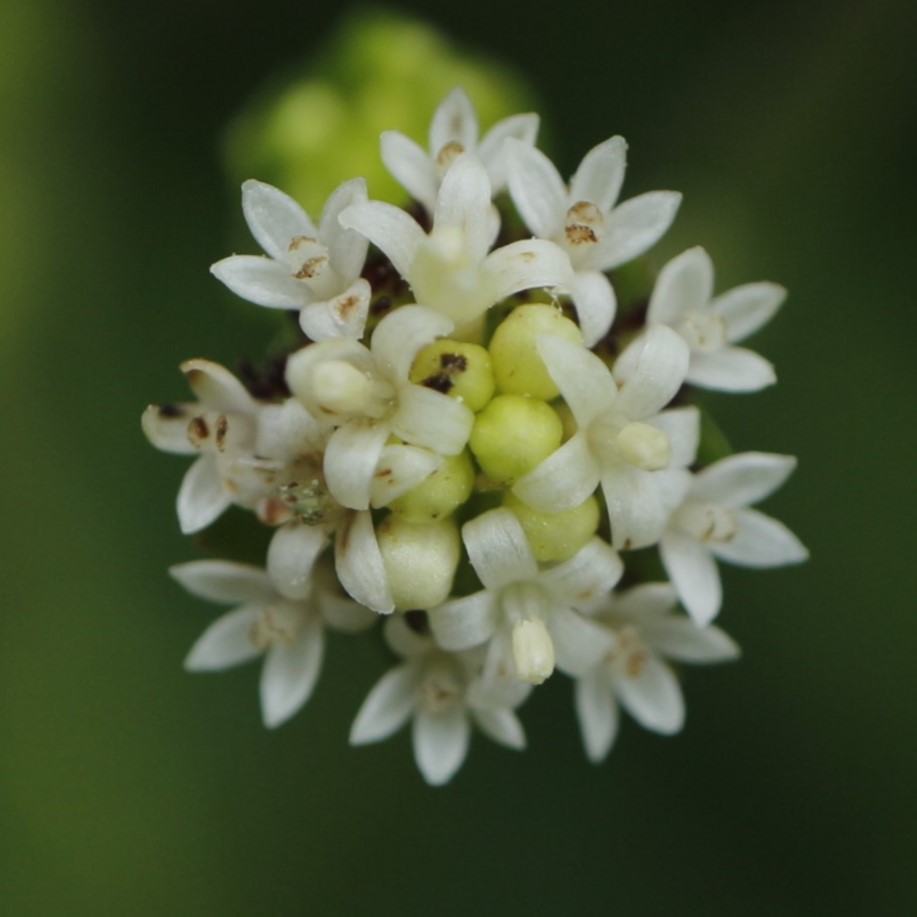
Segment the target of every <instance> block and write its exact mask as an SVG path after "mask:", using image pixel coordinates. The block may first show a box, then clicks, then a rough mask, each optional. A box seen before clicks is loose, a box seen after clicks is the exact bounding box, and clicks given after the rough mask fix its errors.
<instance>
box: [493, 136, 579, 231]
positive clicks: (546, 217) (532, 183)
mask: <svg viewBox="0 0 917 917" xmlns="http://www.w3.org/2000/svg"><path fill="white" fill-rule="evenodd" d="M504 149H505V150H506V157H507V170H508V184H509V193H510V194H511V195H512V198H513V203H514V204H515V205H516V209H517V210H518V211H519V215H520V216H521V217H522V219H523V220H524V221H525V225H526V226H528V228H529V229H530V230H531V231H532V233H534V234H535V235H536V236H539V237H540V238H542V239H551V238H560V237H561V236H562V235H563V228H564V216H565V214H566V212H567V208H568V206H569V205H568V198H567V188H566V186H565V185H564V182H563V179H562V178H561V177H560V173H559V172H558V171H557V169H556V168H555V167H554V163H552V162H551V160H550V159H548V157H547V156H545V154H544V153H542V152H541V151H540V150H537V149H535V147H533V146H531V145H530V144H527V143H523V142H522V141H520V140H513V139H508V140H507V141H506V146H505V148H504Z"/></svg>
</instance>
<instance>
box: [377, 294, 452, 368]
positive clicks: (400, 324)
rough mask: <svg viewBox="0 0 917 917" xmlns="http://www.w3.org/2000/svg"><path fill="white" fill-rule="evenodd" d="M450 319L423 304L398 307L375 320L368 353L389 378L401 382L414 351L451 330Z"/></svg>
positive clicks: (413, 356) (411, 361) (412, 359)
mask: <svg viewBox="0 0 917 917" xmlns="http://www.w3.org/2000/svg"><path fill="white" fill-rule="evenodd" d="M453 327H454V325H453V323H452V320H451V319H449V318H447V317H446V316H445V315H443V314H442V313H440V312H435V311H434V310H433V309H426V308H424V307H423V306H402V307H401V308H400V309H396V310H395V311H394V312H392V313H391V314H389V315H387V316H386V317H385V318H384V319H382V321H381V322H379V324H378V326H377V327H376V330H375V331H374V332H373V337H372V343H371V347H372V353H373V356H374V357H375V358H376V360H377V361H379V362H381V363H382V364H383V365H384V366H385V367H386V374H387V375H388V376H389V378H390V379H393V380H394V379H397V380H400V381H404V380H406V379H407V378H408V373H410V371H411V364H412V363H413V362H414V358H415V357H416V356H417V351H418V350H420V349H421V348H422V347H425V346H426V345H427V344H429V343H430V342H431V341H433V340H435V339H436V338H439V337H445V336H446V335H447V334H449V332H450V331H452V329H453Z"/></svg>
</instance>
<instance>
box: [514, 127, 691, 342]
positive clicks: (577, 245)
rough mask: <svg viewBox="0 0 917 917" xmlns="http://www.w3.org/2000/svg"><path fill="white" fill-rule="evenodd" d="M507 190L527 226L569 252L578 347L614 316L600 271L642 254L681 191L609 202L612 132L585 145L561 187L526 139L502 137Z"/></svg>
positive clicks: (620, 153)
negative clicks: (579, 333) (579, 330)
mask: <svg viewBox="0 0 917 917" xmlns="http://www.w3.org/2000/svg"><path fill="white" fill-rule="evenodd" d="M506 149H507V163H508V181H509V191H510V194H511V195H512V198H513V201H514V203H515V204H516V208H517V209H518V210H519V213H520V215H521V216H522V219H523V220H525V223H526V225H527V226H528V228H529V229H530V230H531V231H532V232H533V233H534V234H535V235H536V236H537V237H538V238H540V239H550V240H552V241H553V242H556V243H557V244H558V245H560V246H561V247H562V248H563V249H564V250H565V251H566V252H567V254H568V255H569V256H570V261H571V262H572V264H573V268H574V270H575V272H576V274H575V277H574V279H573V282H572V283H571V284H570V286H569V287H568V288H567V290H566V292H569V293H570V295H571V296H572V298H573V302H574V303H575V305H576V312H577V316H578V318H579V321H580V327H581V328H582V331H583V338H584V339H585V342H586V346H587V347H591V346H592V345H593V344H595V343H596V342H597V341H598V340H600V339H601V338H602V337H604V335H605V334H606V333H607V332H608V329H609V328H610V327H611V323H612V321H613V320H614V315H615V309H616V301H615V295H614V290H613V289H612V286H611V284H610V283H609V282H608V278H607V277H606V276H605V271H610V270H612V269H613V268H616V267H618V266H620V265H622V264H625V263H626V262H628V261H631V260H632V259H633V258H636V257H637V256H638V255H641V254H643V252H645V251H646V250H647V249H648V248H650V247H651V246H652V245H655V244H656V242H657V241H658V240H659V239H660V238H661V237H662V235H663V234H664V233H665V231H666V230H667V229H668V228H669V226H670V225H671V224H672V220H673V219H675V213H676V212H677V210H678V205H679V204H680V203H681V195H680V194H679V193H677V192H675V191H650V192H648V193H647V194H641V195H639V196H638V197H635V198H631V199H630V200H629V201H625V202H624V203H623V204H620V205H618V206H615V204H616V202H617V200H618V194H619V193H620V191H621V185H622V184H623V182H624V170H625V168H626V154H627V144H626V143H625V142H624V138H623V137H612V138H611V139H609V140H606V141H605V142H604V143H600V144H599V145H598V146H596V147H593V148H592V149H591V150H590V151H589V152H588V153H587V154H586V155H585V156H584V157H583V161H582V162H581V163H580V165H579V168H577V170H576V173H575V174H574V176H573V178H572V179H571V180H570V185H569V187H568V186H567V185H566V184H565V183H564V181H563V179H562V178H561V177H560V173H559V172H558V171H557V169H556V168H555V166H554V164H553V163H552V162H551V160H550V159H548V157H547V156H545V155H544V153H542V152H541V151H540V150H538V149H536V148H535V147H534V146H532V145H531V144H524V143H519V142H518V141H513V140H511V139H510V140H508V141H507V142H506Z"/></svg>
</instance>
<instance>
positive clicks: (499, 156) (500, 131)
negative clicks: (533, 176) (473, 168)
mask: <svg viewBox="0 0 917 917" xmlns="http://www.w3.org/2000/svg"><path fill="white" fill-rule="evenodd" d="M538 124H539V118H538V115H535V114H525V115H512V116H511V117H509V118H504V119H503V120H502V121H498V122H497V123H496V124H495V125H494V126H493V127H492V128H491V129H490V130H489V131H488V132H487V134H485V136H484V138H483V139H482V140H481V142H480V143H479V144H478V148H477V150H476V153H477V156H478V159H480V160H481V162H483V163H484V166H485V168H486V169H487V174H488V175H489V176H490V185H491V192H492V193H493V194H497V193H498V192H500V191H502V190H503V189H504V188H505V187H506V181H507V162H506V149H505V143H506V140H507V139H508V138H510V137H512V138H513V139H515V140H519V141H521V142H522V143H526V144H528V145H529V146H531V145H532V144H533V143H534V142H535V137H536V135H537V134H538Z"/></svg>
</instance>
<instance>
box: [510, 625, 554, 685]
mask: <svg viewBox="0 0 917 917" xmlns="http://www.w3.org/2000/svg"><path fill="white" fill-rule="evenodd" d="M513 664H514V665H515V667H516V676H517V677H518V678H519V679H520V680H521V681H525V682H528V683H529V684H532V685H540V684H541V683H542V682H543V681H544V680H545V679H546V678H548V677H549V676H550V675H551V673H552V672H553V671H554V641H553V640H551V635H550V634H549V633H548V629H547V627H545V624H544V621H542V620H541V618H534V619H532V618H529V619H525V620H522V621H517V622H516V623H515V624H514V625H513Z"/></svg>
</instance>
